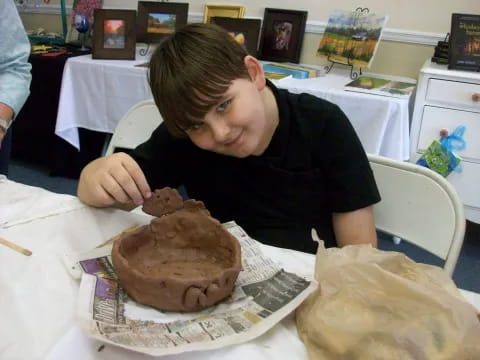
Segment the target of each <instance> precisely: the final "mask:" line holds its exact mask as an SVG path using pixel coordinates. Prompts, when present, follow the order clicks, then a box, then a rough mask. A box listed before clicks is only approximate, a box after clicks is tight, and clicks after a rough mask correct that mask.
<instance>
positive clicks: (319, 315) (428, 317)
mask: <svg viewBox="0 0 480 360" xmlns="http://www.w3.org/2000/svg"><path fill="white" fill-rule="evenodd" d="M315 277H316V279H317V281H318V283H319V287H318V290H317V291H316V292H314V293H313V294H311V295H310V296H309V297H308V298H307V299H306V300H305V301H304V302H303V303H302V304H301V305H300V307H299V308H298V309H297V314H296V322H297V329H298V333H299V336H300V338H301V339H302V341H303V342H304V343H305V345H306V347H307V350H308V354H309V357H310V358H311V359H315V360H330V359H331V360H341V359H351V360H360V359H365V360H377V359H378V360H385V359H389V360H392V359H395V360H396V359H398V360H413V359H415V360H419V359H422V360H423V359H425V360H426V359H433V360H442V359H445V360H447V359H448V360H452V359H455V360H462V359H480V322H479V320H478V319H477V311H476V309H475V307H474V306H473V305H471V304H470V303H468V302H467V301H466V300H464V299H463V297H462V295H461V294H460V292H459V291H458V289H457V288H456V286H455V284H454V283H453V281H452V280H451V279H450V277H449V276H448V275H447V274H446V273H445V272H444V271H443V269H441V268H439V267H436V266H431V265H426V264H420V263H416V262H414V261H413V260H411V259H409V258H408V257H406V256H405V255H403V254H401V253H397V252H386V251H381V250H378V249H375V248H372V247H371V246H369V245H351V246H346V247H344V248H341V249H339V248H329V249H325V248H324V247H323V245H322V243H320V246H319V250H318V253H317V257H316V265H315Z"/></svg>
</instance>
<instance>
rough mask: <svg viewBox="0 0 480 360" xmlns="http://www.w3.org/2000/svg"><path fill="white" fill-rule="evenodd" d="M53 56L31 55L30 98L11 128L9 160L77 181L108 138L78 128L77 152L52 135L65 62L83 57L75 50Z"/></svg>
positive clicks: (102, 134)
mask: <svg viewBox="0 0 480 360" xmlns="http://www.w3.org/2000/svg"><path fill="white" fill-rule="evenodd" d="M69 50H70V51H71V54H66V55H60V56H56V57H44V56H40V55H31V56H30V59H29V61H30V63H31V64H32V84H31V86H30V96H29V98H28V100H27V102H26V103H25V105H24V107H23V108H22V110H21V111H20V113H19V114H18V116H17V118H16V120H15V122H14V124H13V126H12V136H13V138H12V154H11V156H12V159H15V160H20V161H23V162H26V163H31V164H34V165H39V166H42V167H46V168H47V169H48V170H49V171H50V174H51V175H52V176H55V175H60V176H68V177H73V178H78V176H79V174H80V171H81V169H82V168H83V167H84V166H85V165H86V164H87V163H88V162H89V161H91V160H93V159H95V158H97V157H98V156H100V155H101V151H102V149H103V146H104V143H105V140H106V139H107V137H108V135H107V134H105V133H99V132H95V131H90V130H85V129H80V131H79V135H80V148H81V151H80V152H79V151H78V150H77V149H76V148H75V147H73V146H71V145H70V144H69V143H67V142H66V141H64V140H63V139H61V138H60V137H58V136H56V135H55V123H56V119H57V109H58V102H59V97H60V88H61V84H62V75H63V68H64V66H65V62H66V61H67V59H68V58H69V57H71V56H78V55H84V54H86V53H85V52H80V51H78V48H74V47H71V48H69Z"/></svg>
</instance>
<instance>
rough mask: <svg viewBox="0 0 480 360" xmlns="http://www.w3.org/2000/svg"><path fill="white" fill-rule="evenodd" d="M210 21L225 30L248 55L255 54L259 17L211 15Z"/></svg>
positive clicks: (258, 32)
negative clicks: (242, 17)
mask: <svg viewBox="0 0 480 360" xmlns="http://www.w3.org/2000/svg"><path fill="white" fill-rule="evenodd" d="M210 22H211V23H214V24H217V25H219V26H221V27H223V28H224V29H225V30H227V31H228V32H229V33H230V35H232V36H233V38H234V39H235V40H236V41H237V42H238V43H239V44H240V45H242V46H243V47H244V48H245V49H246V50H247V51H248V53H249V54H250V55H252V56H255V57H256V56H257V50H258V39H259V36H260V26H261V24H262V21H261V20H260V19H235V18H227V17H217V16H214V17H211V18H210Z"/></svg>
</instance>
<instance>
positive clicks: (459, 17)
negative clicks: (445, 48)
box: [448, 14, 480, 71]
mask: <svg viewBox="0 0 480 360" xmlns="http://www.w3.org/2000/svg"><path fill="white" fill-rule="evenodd" d="M449 50H450V51H449V53H448V55H449V61H448V68H449V69H459V70H472V71H480V15H473V14H452V26H451V29H450V49H449Z"/></svg>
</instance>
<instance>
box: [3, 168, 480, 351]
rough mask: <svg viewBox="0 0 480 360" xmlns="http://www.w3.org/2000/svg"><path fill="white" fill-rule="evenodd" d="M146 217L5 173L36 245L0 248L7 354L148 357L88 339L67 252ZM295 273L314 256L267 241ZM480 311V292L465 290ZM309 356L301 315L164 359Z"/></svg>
mask: <svg viewBox="0 0 480 360" xmlns="http://www.w3.org/2000/svg"><path fill="white" fill-rule="evenodd" d="M146 221H148V218H146V217H145V216H144V215H141V214H135V213H127V212H124V211H121V210H111V209H94V208H90V207H87V206H85V205H83V204H81V203H80V202H79V201H78V199H77V198H76V197H73V196H69V195H58V194H54V193H51V192H48V191H46V190H43V189H40V188H37V187H30V186H26V185H22V184H19V183H15V182H12V181H8V180H6V179H5V178H4V177H0V236H1V237H3V238H6V239H8V240H10V241H13V242H15V243H17V244H19V245H21V246H24V247H26V248H28V249H30V250H31V251H32V252H33V255H32V256H30V257H26V256H23V255H20V254H18V253H16V252H14V251H12V250H11V249H8V248H6V247H4V246H0V263H1V264H2V271H1V272H0V289H1V296H0V319H1V326H0V359H5V360H7V359H8V360H10V359H22V360H23V359H28V360H33V359H50V360H60V359H61V360H63V359H69V360H77V359H78V360H80V359H82V360H85V359H112V360H113V359H115V360H122V359H125V360H126V359H129V360H132V359H133V360H135V359H138V360H141V359H145V358H146V357H145V356H143V355H138V354H136V353H131V352H129V351H126V350H123V349H120V348H117V347H114V346H110V345H107V346H106V347H105V348H104V349H103V350H102V351H101V352H98V351H97V350H98V348H99V346H100V345H101V343H100V342H99V341H97V340H92V339H90V338H88V337H86V336H85V335H84V334H83V333H82V332H80V330H79V328H78V327H77V325H76V323H75V311H76V305H77V304H76V299H77V294H78V287H79V283H78V282H77V281H76V280H73V279H72V278H71V277H70V275H69V274H68V272H67V269H66V268H65V266H64V263H63V262H62V256H63V255H64V254H75V253H79V252H84V251H88V250H90V249H92V248H93V247H95V246H96V245H98V244H99V243H101V242H103V241H104V240H105V239H108V238H110V237H111V236H113V235H115V234H117V233H119V232H120V231H122V230H123V229H124V228H126V227H127V226H130V225H133V224H143V223H145V222H146ZM262 250H263V251H264V252H265V254H267V255H268V256H270V257H271V258H272V259H274V260H276V261H278V262H280V263H281V264H282V265H283V266H284V268H285V269H286V270H287V271H292V272H296V273H297V274H299V275H307V274H312V273H313V269H314V256H313V255H310V254H305V253H300V252H297V251H292V250H285V249H280V248H274V247H271V246H265V245H262ZM462 294H463V295H464V296H465V297H466V298H467V300H469V301H470V302H471V303H473V304H474V305H476V306H477V308H479V309H480V295H479V294H476V293H472V292H467V291H462ZM173 358H175V359H249V360H255V359H265V360H266V359H306V358H307V354H306V350H305V347H304V345H303V343H302V342H301V341H300V339H299V338H298V337H297V333H296V327H295V322H294V317H293V315H289V316H288V317H286V318H285V319H284V320H282V321H281V322H280V323H279V324H277V325H276V326H275V327H274V328H272V329H270V330H269V331H268V332H267V333H265V334H264V335H262V336H260V337H258V338H256V339H255V340H254V341H250V342H248V343H244V344H239V345H234V346H230V347H227V348H222V349H218V350H212V351H205V352H193V353H185V354H181V355H176V356H166V357H162V359H173Z"/></svg>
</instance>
